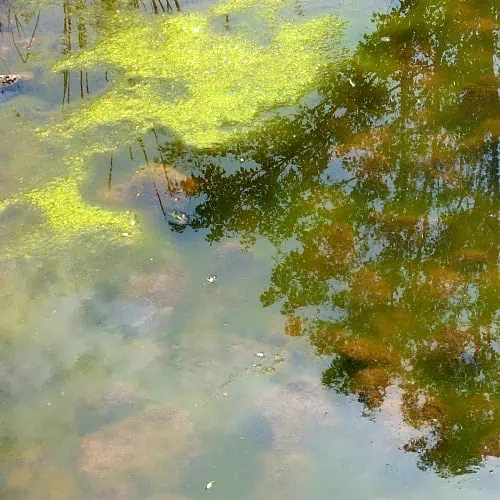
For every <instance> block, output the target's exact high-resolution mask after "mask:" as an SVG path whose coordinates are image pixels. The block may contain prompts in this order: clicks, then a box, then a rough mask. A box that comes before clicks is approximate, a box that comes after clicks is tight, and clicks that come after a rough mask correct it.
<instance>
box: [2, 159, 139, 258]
mask: <svg viewBox="0 0 500 500" xmlns="http://www.w3.org/2000/svg"><path fill="white" fill-rule="evenodd" d="M81 182H82V178H81V175H80V168H79V166H78V165H76V166H73V168H72V169H71V173H70V174H69V175H68V176H67V177H64V178H58V179H55V180H53V181H52V182H49V183H47V184H45V185H44V186H43V187H42V188H40V189H33V190H30V191H27V192H24V193H20V194H18V195H16V196H15V197H12V198H11V199H7V200H5V201H4V202H3V203H2V204H1V205H0V215H4V216H5V214H6V213H7V212H8V211H7V209H8V207H11V208H13V209H15V208H16V207H17V208H19V207H21V208H23V207H24V208H25V209H24V210H21V212H22V213H23V214H26V213H29V212H30V210H28V209H27V208H26V207H30V208H31V209H35V211H36V210H38V212H39V215H40V217H41V220H38V219H40V217H38V218H37V220H35V221H34V225H33V228H32V230H31V231H24V234H22V235H20V236H19V237H16V238H14V240H13V241H7V242H6V243H5V244H4V245H3V249H2V254H1V257H0V259H1V258H11V257H15V256H25V257H27V256H30V255H31V254H33V253H40V252H43V251H50V250H52V249H54V247H62V246H64V245H67V244H69V243H71V241H73V240H76V239H78V238H81V237H82V236H91V237H93V238H97V239H98V238H99V237H101V238H102V237H104V238H105V239H106V243H107V244H108V243H112V242H117V243H122V244H123V243H128V242H130V241H131V240H133V239H134V237H135V236H137V234H138V233H139V230H138V229H137V227H136V222H135V219H134V217H133V215H130V214H128V213H119V212H112V211H109V210H106V209H104V208H101V207H98V206H93V205H90V204H88V203H87V202H85V200H84V199H83V198H82V196H81V194H80V186H81ZM87 243H89V242H87Z"/></svg>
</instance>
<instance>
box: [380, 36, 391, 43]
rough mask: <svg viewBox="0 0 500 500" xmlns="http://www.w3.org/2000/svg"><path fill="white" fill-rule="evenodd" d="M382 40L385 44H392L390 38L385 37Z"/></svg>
mask: <svg viewBox="0 0 500 500" xmlns="http://www.w3.org/2000/svg"><path fill="white" fill-rule="evenodd" d="M380 40H382V41H383V42H390V41H391V39H390V38H389V37H388V36H383V37H382V38H381V39H380Z"/></svg>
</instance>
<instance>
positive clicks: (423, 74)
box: [163, 0, 500, 475]
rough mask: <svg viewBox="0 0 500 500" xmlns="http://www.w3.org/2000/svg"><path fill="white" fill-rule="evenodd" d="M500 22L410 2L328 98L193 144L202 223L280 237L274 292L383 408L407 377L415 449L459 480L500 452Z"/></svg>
mask: <svg viewBox="0 0 500 500" xmlns="http://www.w3.org/2000/svg"><path fill="white" fill-rule="evenodd" d="M498 15H499V9H498V5H497V3H496V2H494V1H492V0H488V1H460V0H447V1H444V2H439V3H437V4H435V3H433V2H429V1H421V0H420V1H419V0H413V1H403V2H401V3H400V5H399V6H398V7H397V8H393V9H392V10H391V11H390V12H388V13H385V14H379V15H377V16H376V27H377V29H376V31H375V32H374V33H373V34H370V35H368V36H366V37H365V39H364V40H363V42H362V43H360V44H359V46H358V48H357V51H356V53H355V56H354V57H353V59H352V60H351V61H350V63H349V65H348V66H346V67H345V68H344V70H343V72H342V74H341V75H339V74H338V73H337V72H336V73H335V75H334V76H332V77H331V80H330V81H328V82H326V83H325V85H324V88H323V89H322V94H323V99H322V100H321V102H320V103H319V104H318V105H316V106H315V107H313V108H312V109H308V110H305V111H304V112H303V113H302V114H301V115H300V116H298V117H297V118H295V119H289V120H284V119H280V120H277V121H276V122H275V125H271V126H270V127H269V131H268V134H266V136H265V137H262V136H260V137H256V138H255V139H254V140H253V141H252V146H251V148H249V147H241V149H237V148H236V149H232V150H230V151H225V152H224V154H223V155H222V158H220V157H219V158H218V157H217V156H218V155H219V156H220V152H217V151H214V152H213V157H210V158H208V157H207V156H206V155H203V156H201V155H200V156H198V157H195V158H193V156H192V153H190V162H191V163H190V164H191V165H195V166H196V167H197V168H198V171H199V172H200V173H199V175H197V176H196V177H195V178H194V180H195V183H196V185H197V187H198V188H197V192H196V193H191V194H192V195H193V194H196V195H199V194H200V193H201V194H202V195H203V197H204V201H203V202H202V203H201V204H200V205H199V206H198V207H197V210H196V216H195V218H194V221H193V226H194V227H197V228H202V227H204V228H209V235H208V239H209V240H212V241H215V240H218V239H220V238H221V237H223V236H225V235H235V234H238V235H240V236H241V238H242V239H243V240H244V241H247V242H251V241H252V240H253V239H254V238H255V237H256V236H257V235H261V236H265V237H267V238H269V239H270V240H271V241H272V242H273V243H274V244H275V245H276V246H277V248H278V249H279V250H278V254H277V258H276V263H275V266H274V269H273V271H272V276H271V284H270V286H269V288H268V289H267V290H266V291H265V292H264V293H263V294H262V297H261V300H262V303H263V304H264V305H265V306H269V305H271V304H274V303H276V302H279V303H281V305H282V312H283V313H284V314H285V315H287V317H288V321H287V333H288V334H289V335H293V336H295V335H307V336H309V338H310V341H311V343H312V344H313V346H314V348H315V349H316V351H317V352H318V354H319V355H324V356H331V357H332V363H331V366H330V368H329V369H328V370H326V371H325V373H324V374H323V382H324V383H325V384H326V385H328V386H330V387H332V388H333V389H335V390H337V391H339V392H341V393H345V394H347V393H355V394H357V395H358V397H359V400H360V401H361V402H363V404H364V405H365V406H366V408H367V410H368V411H371V412H373V411H375V410H376V409H377V408H379V407H380V406H381V405H382V403H383V402H384V399H385V395H386V390H387V388H388V387H389V386H390V385H397V386H398V387H399V388H400V391H401V398H402V404H401V410H402V414H403V417H404V419H405V421H406V422H407V423H409V424H410V425H411V426H413V427H414V428H416V429H419V430H421V431H422V435H421V437H420V438H418V439H413V440H411V441H409V442H408V443H406V445H405V449H406V450H408V451H415V452H418V453H419V456H420V461H419V464H420V466H421V467H422V468H428V467H432V468H433V469H435V470H436V471H437V472H438V473H439V474H441V475H448V474H460V473H465V472H467V471H470V470H472V469H473V468H474V467H475V466H477V465H479V464H480V463H481V461H482V460H483V458H484V457H486V456H496V457H498V456H500V419H499V410H500V396H499V394H500V392H499V353H500V344H499V338H498V331H499V330H498V329H499V320H500V270H499V243H500V239H499V235H500V212H499V210H500V194H499V134H500V121H499V119H498V117H499V116H500V103H499V98H498V88H499V76H498V71H499V68H498V56H499V43H500V42H499V31H498ZM169 151H170V153H172V152H173V150H172V149H171V147H165V148H163V154H164V155H165V156H166V157H168V155H169ZM181 156H182V155H181ZM184 160H185V158H184V159H179V154H178V152H177V153H176V154H171V158H170V161H171V162H175V161H184Z"/></svg>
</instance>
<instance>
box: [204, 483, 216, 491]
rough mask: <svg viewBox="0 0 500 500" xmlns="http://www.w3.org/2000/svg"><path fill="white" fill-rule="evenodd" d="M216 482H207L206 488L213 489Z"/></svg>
mask: <svg viewBox="0 0 500 500" xmlns="http://www.w3.org/2000/svg"><path fill="white" fill-rule="evenodd" d="M214 484H215V481H209V482H208V483H207V485H206V486H205V489H207V490H211V489H212V487H213V485H214Z"/></svg>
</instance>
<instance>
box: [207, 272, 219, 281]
mask: <svg viewBox="0 0 500 500" xmlns="http://www.w3.org/2000/svg"><path fill="white" fill-rule="evenodd" d="M216 281H217V275H216V274H211V275H210V276H209V277H208V278H207V283H215V282H216Z"/></svg>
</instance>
